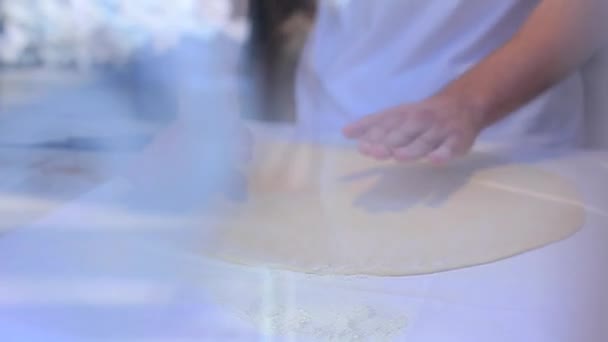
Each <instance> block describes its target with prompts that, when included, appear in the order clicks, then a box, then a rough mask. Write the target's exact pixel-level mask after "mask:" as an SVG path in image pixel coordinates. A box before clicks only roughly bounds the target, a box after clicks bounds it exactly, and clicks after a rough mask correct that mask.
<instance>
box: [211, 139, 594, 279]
mask: <svg viewBox="0 0 608 342" xmlns="http://www.w3.org/2000/svg"><path fill="white" fill-rule="evenodd" d="M219 211H221V212H222V213H224V215H221V217H220V219H219V220H217V222H216V224H215V225H214V228H216V229H217V231H215V232H216V233H215V234H214V236H215V239H212V240H211V241H210V242H211V243H210V244H209V245H208V246H206V248H205V253H206V254H207V255H210V256H213V257H215V258H220V259H223V260H227V261H231V262H235V263H239V264H246V265H252V266H263V267H271V268H281V269H288V270H293V271H299V272H307V273H317V274H367V275H381V276H390V275H392V276H398V275H414V274H426V273H433V272H438V271H445V270H451V269H456V268H461V267H467V266H474V265H479V264H484V263H489V262H493V261H497V260H500V259H503V258H506V257H509V256H513V255H516V254H519V253H523V252H526V251H529V250H531V249H535V248H539V247H542V246H545V245H547V244H549V243H552V242H556V241H559V240H562V239H564V238H566V237H568V236H570V235H572V234H573V233H575V232H576V231H577V230H578V229H580V228H581V227H582V225H583V223H584V218H585V211H584V208H583V205H582V204H581V200H580V198H579V195H578V193H577V191H576V189H575V187H574V186H573V185H571V184H570V183H568V182H567V181H565V180H564V179H562V178H561V177H559V176H557V175H555V174H552V173H550V172H547V171H544V170H542V169H541V168H539V167H535V166H529V165H523V164H521V165H517V164H509V163H506V162H505V161H504V160H500V159H498V158H493V157H491V156H490V155H483V154H473V155H471V156H470V157H467V158H465V159H463V160H460V161H457V162H455V163H453V164H450V165H448V166H445V167H437V166H431V165H428V164H425V163H415V164H408V165H405V164H396V163H388V162H387V163H379V162H377V161H373V160H369V159H367V158H365V157H362V156H360V155H359V154H358V153H356V151H353V150H351V149H346V148H337V147H324V146H315V145H306V144H297V143H285V142H273V143H260V144H258V145H257V146H256V155H255V157H254V161H253V163H252V165H251V170H250V178H249V194H248V199H247V200H246V201H244V202H242V203H231V204H223V205H222V206H221V210H219Z"/></svg>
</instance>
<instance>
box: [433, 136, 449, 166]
mask: <svg viewBox="0 0 608 342" xmlns="http://www.w3.org/2000/svg"><path fill="white" fill-rule="evenodd" d="M455 151H456V144H455V141H454V139H451V138H450V139H447V140H446V141H444V142H443V144H441V145H440V146H439V147H438V148H436V149H435V150H434V151H432V152H431V153H429V155H428V159H429V161H430V162H431V163H433V164H437V165H444V164H446V163H448V162H449V161H450V160H452V159H454V158H455V157H456V152H455Z"/></svg>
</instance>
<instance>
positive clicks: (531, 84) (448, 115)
mask: <svg viewBox="0 0 608 342" xmlns="http://www.w3.org/2000/svg"><path fill="white" fill-rule="evenodd" d="M605 14H608V2H606V1H605V0H577V1H572V0H543V1H541V3H540V4H539V5H538V7H537V8H536V9H535V10H534V11H533V13H532V14H531V16H530V17H529V18H528V20H527V21H526V23H525V24H524V25H523V26H522V27H521V29H520V30H519V32H518V33H517V34H516V35H515V36H514V37H513V38H512V39H511V40H510V41H509V42H507V43H506V44H505V45H503V46H502V47H500V48H499V49H498V50H496V51H495V52H494V53H492V54H491V55H489V56H488V57H486V58H485V59H484V60H482V61H481V62H480V63H479V64H478V65H476V66H475V67H473V68H472V69H471V70H469V71H468V72H466V73H465V74H464V75H462V76H461V77H460V78H458V79H456V80H455V81H453V82H452V83H450V84H448V85H447V86H446V87H445V88H444V89H442V90H441V91H440V92H439V93H438V94H436V95H435V96H433V97H431V98H429V99H427V100H425V101H422V102H420V103H416V104H407V105H403V106H399V107H397V108H392V109H389V110H387V111H385V112H382V113H378V114H375V115H372V116H369V117H367V118H364V119H362V120H360V121H358V122H355V123H354V124H352V125H350V126H348V127H346V128H345V130H344V131H345V134H346V135H347V136H348V137H350V138H354V139H358V140H359V141H360V149H361V151H362V152H363V153H364V154H367V155H370V156H372V157H375V158H378V159H385V158H391V157H392V158H395V159H398V160H411V159H417V158H422V157H429V158H431V159H437V160H440V161H442V160H446V159H450V158H452V157H455V156H458V155H462V154H465V153H466V152H468V151H469V149H470V148H471V146H472V145H473V143H474V141H475V139H476V137H477V135H478V134H479V132H481V130H483V129H484V128H485V127H487V126H489V125H491V124H493V123H495V122H497V121H499V120H500V119H502V118H504V117H505V116H507V115H508V114H509V113H511V112H513V111H514V110H515V109H517V108H519V107H520V106H522V105H524V104H525V103H526V102H528V101H529V100H531V99H533V98H534V97H536V96H537V95H539V94H540V93H542V92H543V91H544V90H546V89H547V88H549V87H550V86H552V85H553V84H555V83H557V82H558V81H559V80H561V79H562V78H564V77H565V76H567V75H568V74H569V73H570V72H572V71H573V70H575V69H576V68H578V67H579V66H580V65H581V64H583V63H584V62H585V61H586V60H587V59H588V58H589V57H590V56H591V55H592V54H593V52H595V50H596V49H597V48H598V47H599V46H600V45H602V44H603V43H605V41H606V39H607V34H606V33H604V31H606V30H605V28H606V27H605V24H604V17H605Z"/></svg>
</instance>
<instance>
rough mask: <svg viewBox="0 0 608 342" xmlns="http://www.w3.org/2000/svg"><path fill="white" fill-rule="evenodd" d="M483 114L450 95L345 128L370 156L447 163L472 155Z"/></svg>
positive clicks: (381, 158) (368, 117)
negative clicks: (468, 153)
mask: <svg viewBox="0 0 608 342" xmlns="http://www.w3.org/2000/svg"><path fill="white" fill-rule="evenodd" d="M482 121H483V115H482V114H481V113H480V112H479V111H477V110H475V109H474V106H468V105H464V103H463V101H458V99H456V98H453V97H448V96H437V97H433V98H430V99H428V100H426V101H423V102H419V103H415V104H407V105H402V106H398V107H395V108H391V109H389V110H387V111H384V112H380V113H377V114H373V115H370V116H367V117H365V118H363V119H361V120H359V121H356V122H354V123H352V124H350V125H348V126H347V127H345V128H344V135H345V136H346V137H348V138H350V139H356V140H358V142H359V150H360V152H361V153H362V154H364V155H367V156H369V157H372V158H375V159H378V160H385V159H395V160H397V161H403V162H405V161H414V160H418V159H423V158H424V159H429V160H430V161H431V162H437V163H443V162H446V161H448V160H450V159H453V158H455V157H458V156H462V155H464V154H466V153H467V152H469V150H470V149H471V147H472V146H473V143H474V142H475V139H476V138H477V136H478V135H479V132H480V131H481V130H482V128H483V124H482Z"/></svg>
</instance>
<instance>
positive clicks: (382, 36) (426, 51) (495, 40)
mask: <svg viewBox="0 0 608 342" xmlns="http://www.w3.org/2000/svg"><path fill="white" fill-rule="evenodd" d="M607 8H608V3H607V2H606V1H602V0H580V1H570V0H509V1H500V2H497V1H485V0H452V1H444V0H435V1H414V0H407V1H395V0H378V1H355V0H352V1H339V2H338V1H319V3H318V8H317V16H316V22H315V26H314V29H313V31H312V33H311V35H310V37H309V39H308V41H307V44H306V46H305V48H304V52H303V55H302V58H301V61H300V65H299V68H298V72H297V79H296V88H297V90H296V103H297V110H296V112H297V115H298V120H299V124H300V125H301V127H304V128H306V129H308V130H311V131H316V132H324V131H339V130H342V131H343V132H344V134H345V135H346V136H347V137H348V138H350V139H354V140H355V141H357V142H358V145H359V150H360V151H361V152H362V153H363V154H365V155H367V156H370V157H372V158H376V159H380V160H382V159H396V160H399V161H411V160H415V159H420V158H426V159H430V160H432V161H436V162H446V161H448V160H450V159H452V158H456V157H458V156H462V155H464V154H466V153H468V152H469V151H470V150H471V148H472V147H473V145H474V143H475V142H477V141H489V142H499V143H500V142H502V143H509V142H514V141H518V142H522V141H527V142H528V143H530V144H539V145H543V146H554V147H555V146H559V147H564V146H576V145H577V144H580V141H581V139H582V136H581V133H582V132H581V125H582V120H583V114H584V105H583V100H584V89H583V84H582V80H581V75H580V72H579V69H580V67H581V66H582V65H583V64H584V63H585V61H586V60H587V59H589V58H590V56H591V55H592V54H593V53H594V52H595V51H596V50H597V49H598V48H599V47H600V46H602V45H603V44H604V43H605V40H606V34H605V33H604V32H605V31H606V30H605V29H603V25H604V23H603V18H604V15H605V14H606V13H607Z"/></svg>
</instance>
